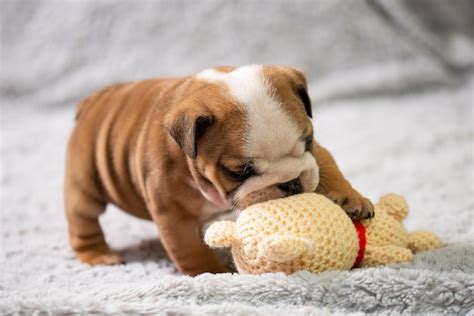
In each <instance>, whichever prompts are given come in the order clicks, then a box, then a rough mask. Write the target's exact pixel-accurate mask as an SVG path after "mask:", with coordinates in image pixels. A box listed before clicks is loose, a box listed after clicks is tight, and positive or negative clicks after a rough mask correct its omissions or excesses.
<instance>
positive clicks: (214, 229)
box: [204, 221, 236, 248]
mask: <svg viewBox="0 0 474 316" xmlns="http://www.w3.org/2000/svg"><path fill="white" fill-rule="evenodd" d="M235 237H236V233H235V222H232V221H220V222H215V223H212V224H211V226H209V228H208V229H207V230H206V233H205V234H204V241H205V242H206V244H207V245H208V246H209V247H212V248H224V247H231V246H232V243H233V242H234V241H235Z"/></svg>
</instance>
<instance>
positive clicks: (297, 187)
mask: <svg viewBox="0 0 474 316" xmlns="http://www.w3.org/2000/svg"><path fill="white" fill-rule="evenodd" d="M277 187H278V189H280V190H282V191H283V192H284V193H285V194H286V195H287V196H290V195H294V194H298V193H302V192H303V185H302V184H301V181H300V179H299V178H294V179H293V180H290V181H288V182H285V183H280V184H277Z"/></svg>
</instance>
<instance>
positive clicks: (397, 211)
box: [376, 193, 408, 222]
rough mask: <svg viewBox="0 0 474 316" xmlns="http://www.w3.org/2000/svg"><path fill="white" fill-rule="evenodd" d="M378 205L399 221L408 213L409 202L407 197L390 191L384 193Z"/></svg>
mask: <svg viewBox="0 0 474 316" xmlns="http://www.w3.org/2000/svg"><path fill="white" fill-rule="evenodd" d="M376 207H377V208H379V209H380V210H382V211H385V212H386V213H387V214H388V215H390V216H392V217H393V218H395V219H396V220H397V221H399V222H401V221H403V220H404V219H405V218H406V217H407V215H408V204H407V202H406V201H405V199H404V198H403V197H402V196H401V195H398V194H394V193H389V194H387V195H384V196H383V197H382V198H381V199H380V201H379V203H378V204H377V205H376Z"/></svg>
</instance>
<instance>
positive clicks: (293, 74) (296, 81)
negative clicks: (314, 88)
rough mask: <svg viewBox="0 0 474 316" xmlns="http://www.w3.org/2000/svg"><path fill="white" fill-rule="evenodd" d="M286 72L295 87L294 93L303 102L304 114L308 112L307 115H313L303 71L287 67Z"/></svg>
mask: <svg viewBox="0 0 474 316" xmlns="http://www.w3.org/2000/svg"><path fill="white" fill-rule="evenodd" d="M287 69H288V71H287V74H288V76H289V77H290V79H291V81H292V82H293V86H294V89H295V92H296V94H297V95H298V97H299V98H300V99H301V102H302V103H303V106H304V109H305V111H306V114H308V116H309V117H311V118H312V117H313V111H312V107H311V99H310V98H309V95H308V86H307V84H306V77H305V75H304V73H303V72H302V71H301V70H299V69H296V68H289V67H288V68H287Z"/></svg>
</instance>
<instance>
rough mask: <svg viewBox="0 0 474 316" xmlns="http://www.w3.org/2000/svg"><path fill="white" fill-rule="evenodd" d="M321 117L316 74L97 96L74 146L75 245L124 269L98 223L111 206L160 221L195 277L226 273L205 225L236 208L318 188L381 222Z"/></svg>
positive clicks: (206, 80)
mask: <svg viewBox="0 0 474 316" xmlns="http://www.w3.org/2000/svg"><path fill="white" fill-rule="evenodd" d="M311 117H312V111H311V103H310V99H309V97H308V94H307V85H306V79H305V76H304V75H303V73H302V72H301V71H299V70H297V69H294V68H290V67H280V66H258V65H251V66H244V67H238V68H237V67H217V68H213V69H208V70H205V71H202V72H201V73H198V74H197V75H194V76H190V77H183V78H168V79H166V78H165V79H151V80H145V81H140V82H133V83H124V84H116V85H113V86H110V87H108V88H105V89H103V90H101V91H99V92H97V93H95V94H94V95H92V96H90V97H88V98H86V99H85V100H84V101H83V102H82V103H81V104H80V105H79V106H78V109H77V114H76V124H75V128H74V130H73V132H72V135H71V137H70V140H69V144H68V148H67V159H66V172H65V192H64V193H65V209H66V215H67V220H68V222H69V240H70V244H71V246H72V248H73V249H74V250H75V252H76V254H77V256H78V258H79V259H80V260H81V261H82V262H85V263H89V264H91V265H97V264H117V263H122V262H123V260H122V258H121V257H120V256H119V255H117V254H116V253H114V252H113V251H111V249H110V248H109V247H108V245H107V243H106V241H105V239H104V234H103V232H102V229H101V226H100V224H99V220H98V218H99V216H100V215H101V214H102V213H103V212H104V211H105V209H106V206H107V204H108V203H112V204H115V205H116V206H118V207H119V208H121V209H122V210H124V211H125V212H127V213H129V214H132V215H135V216H137V217H139V218H142V219H149V220H153V221H154V223H155V224H156V226H157V228H158V230H159V234H160V239H161V242H162V244H163V246H164V248H165V250H166V251H167V253H168V255H169V257H170V258H171V259H172V260H173V261H174V263H175V264H176V267H177V269H178V270H179V271H180V272H182V273H184V274H189V275H196V274H200V273H203V272H214V273H216V272H224V271H226V269H225V268H224V267H223V265H221V263H220V262H219V261H218V260H217V259H216V257H215V256H214V254H213V252H212V251H211V250H210V249H209V248H208V247H207V246H206V245H205V244H204V243H203V241H202V239H201V235H200V227H201V225H202V224H203V222H204V221H205V220H206V219H208V218H209V217H210V216H212V215H215V214H217V213H219V212H224V211H226V210H229V209H231V208H234V209H241V208H244V207H246V206H249V205H251V204H254V203H257V202H261V201H265V200H268V199H275V198H280V197H284V196H288V195H292V194H297V193H302V192H312V191H316V192H318V193H322V194H324V195H326V196H328V197H329V198H331V199H332V200H333V201H334V202H335V203H337V204H339V205H341V206H342V208H343V209H344V210H345V211H346V212H347V214H348V215H349V216H351V217H352V218H357V219H363V218H370V217H372V216H373V206H372V204H371V202H370V201H369V200H368V199H366V198H365V197H363V196H362V195H361V194H360V193H359V192H357V191H356V190H355V189H354V188H353V187H352V186H351V184H350V183H349V182H348V181H347V180H346V179H345V178H344V176H343V175H342V174H341V172H340V171H339V169H338V167H337V165H336V163H335V161H334V159H333V158H332V156H331V155H330V153H329V152H328V151H327V150H326V149H324V147H322V146H320V145H319V144H318V143H317V141H316V140H315V139H314V137H313V125H312V123H311ZM124 233H126V232H124Z"/></svg>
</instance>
